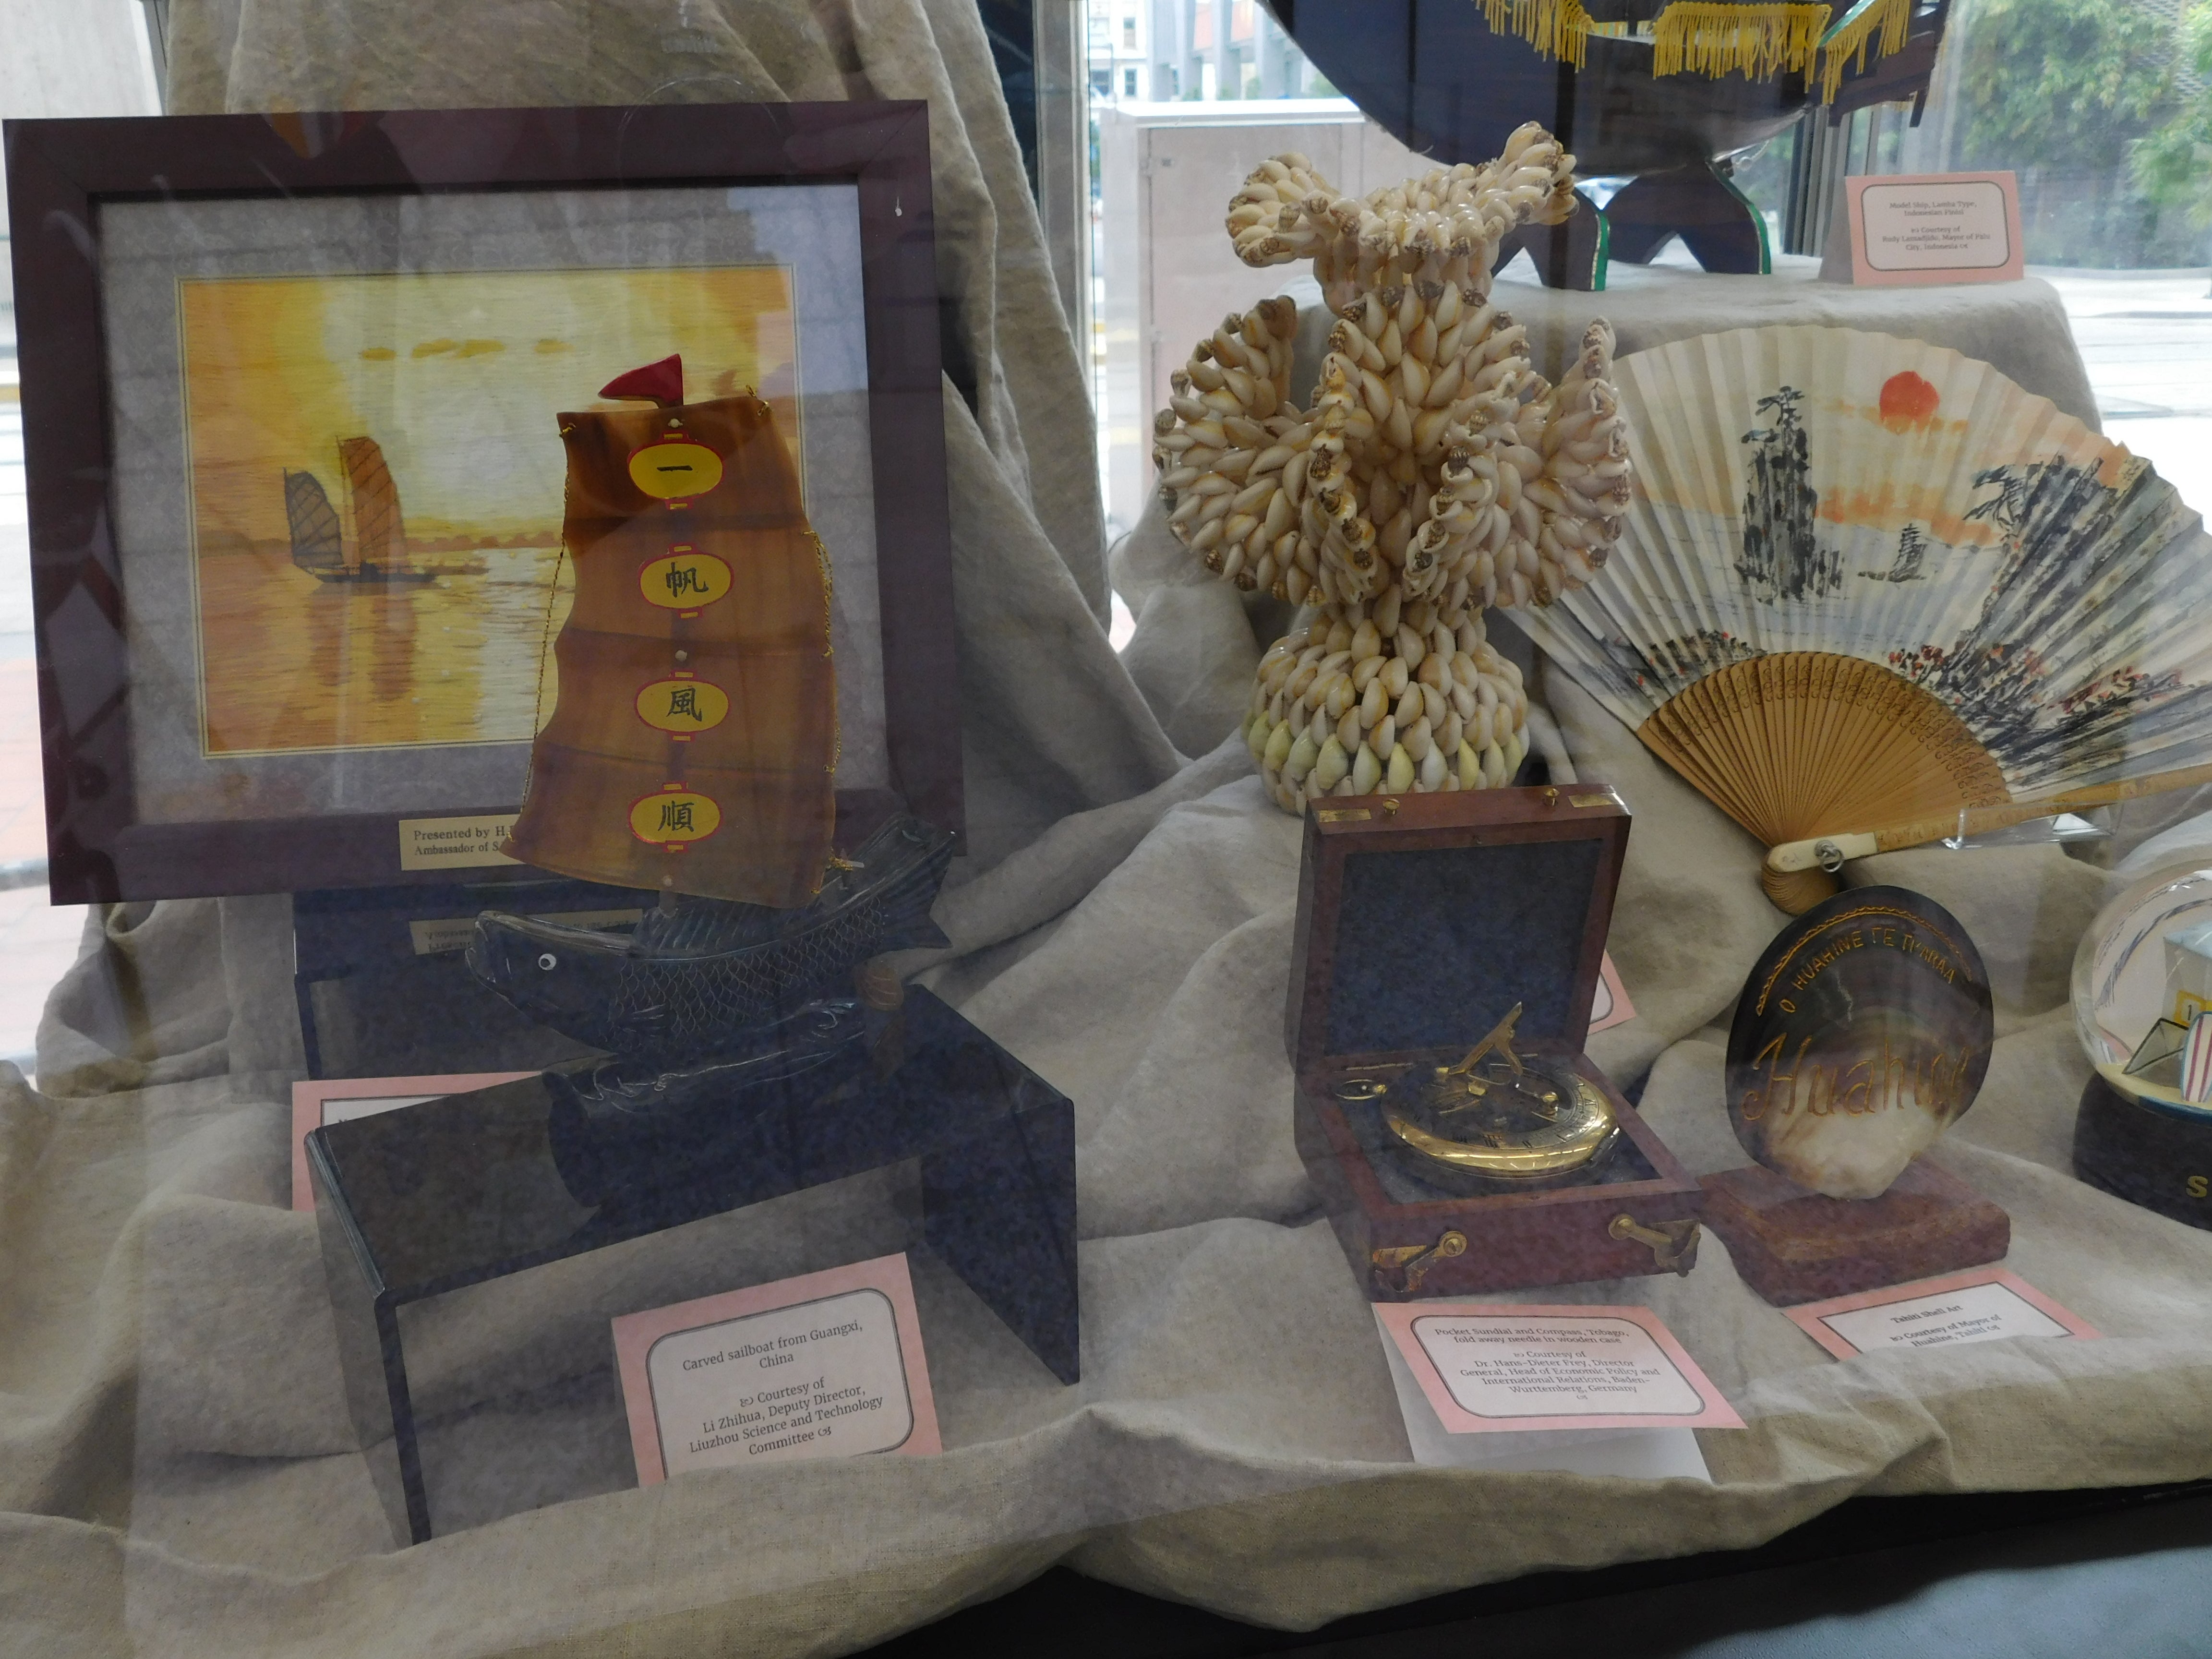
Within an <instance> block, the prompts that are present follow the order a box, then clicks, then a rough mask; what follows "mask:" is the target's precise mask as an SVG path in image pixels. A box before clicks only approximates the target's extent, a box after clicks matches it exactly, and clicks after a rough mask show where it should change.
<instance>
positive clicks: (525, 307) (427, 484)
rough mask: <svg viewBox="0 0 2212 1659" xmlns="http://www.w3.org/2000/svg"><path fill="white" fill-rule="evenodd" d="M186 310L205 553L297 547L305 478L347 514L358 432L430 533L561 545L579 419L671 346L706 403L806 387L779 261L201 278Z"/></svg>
mask: <svg viewBox="0 0 2212 1659" xmlns="http://www.w3.org/2000/svg"><path fill="white" fill-rule="evenodd" d="M178 310H179V327H180V329H181V331H182V334H183V339H184V359H185V394H186V411H187V412H186V422H187V426H188V428H189V432H190V436H191V463H192V493H193V513H194V519H195V528H196V530H197V542H198V546H199V550H200V552H201V555H202V556H209V555H211V554H216V553H221V552H224V551H228V550H237V549H239V547H240V543H241V542H259V543H261V544H264V547H270V546H276V545H283V544H287V543H288V531H287V526H286V522H285V517H284V494H283V471H284V470H285V469H286V468H291V469H293V470H295V471H308V472H312V473H313V474H314V475H315V476H316V477H319V479H321V480H322V483H323V484H324V487H325V489H326V490H327V491H328V492H329V494H330V496H331V501H332V502H333V504H341V503H342V499H343V498H342V496H341V494H340V489H339V477H338V468H337V441H338V440H339V439H341V438H345V437H353V436H356V435H366V436H368V437H372V438H374V439H375V440H376V441H377V442H378V443H379V444H380V445H381V446H382V447H383V450H384V454H385V459H386V463H387V464H388V465H390V467H391V470H392V477H393V479H394V481H395V482H396V483H397V484H398V490H399V497H400V502H401V507H402V510H403V511H404V514H405V517H406V521H407V527H408V531H409V533H410V537H413V536H417V535H422V536H440V535H448V534H454V533H459V534H465V535H472V536H499V537H509V536H513V535H517V534H530V533H533V532H543V534H544V538H545V539H546V540H547V541H548V542H550V540H551V539H552V538H554V537H555V536H556V534H557V532H558V531H559V528H560V523H561V499H562V477H563V474H564V471H565V468H566V463H565V459H564V456H563V453H562V445H561V440H560V434H559V429H558V426H557V423H556V419H555V417H556V415H557V414H558V413H559V412H560V411H562V410H580V409H590V408H593V407H599V406H602V405H599V404H597V403H596V401H595V398H594V394H595V393H596V392H597V391H598V389H599V386H602V385H604V384H605V382H606V381H608V380H611V379H613V378H614V377H615V376H616V375H617V374H621V373H623V371H624V370H627V369H630V368H636V367H638V366H639V365H640V364H641V363H645V362H651V361H653V360H654V359H657V358H661V357H665V356H668V355H669V354H670V353H671V352H677V353H680V354H681V355H682V356H683V358H684V371H685V372H684V393H685V397H686V398H687V399H690V400H697V399H701V398H711V397H716V396H724V395H728V394H729V393H731V392H739V391H742V390H743V389H744V387H745V386H753V387H755V388H756V389H757V390H758V391H759V392H761V393H762V394H763V396H766V397H769V398H771V399H775V400H777V401H779V402H781V400H782V398H787V397H788V396H789V395H790V393H791V392H792V389H793V386H794V384H795V379H796V376H795V370H794V364H793V328H792V320H791V314H792V312H791V292H790V275H789V272H788V271H787V270H784V269H783V268H781V267H779V266H773V265H753V266H740V267H725V268H720V269H713V270H635V271H633V270H606V271H598V270H565V271H516V272H490V273H483V272H462V273H445V274H432V275H416V276H407V275H398V276H335V277H317V276H303V277H246V278H224V279H218V280H210V281H190V282H185V283H180V284H179V295H178ZM779 394H781V396H780V395H779ZM780 412H781V413H783V414H785V415H786V416H788V415H789V412H790V405H789V404H787V403H786V404H783V407H782V409H781V410H780ZM783 426H784V431H785V435H786V436H787V439H788V440H789V441H791V442H792V444H793V448H794V450H796V448H797V447H798V436H799V435H798V433H797V432H796V430H795V429H794V423H793V422H792V421H790V420H789V419H788V418H787V419H786V420H785V421H784V422H783Z"/></svg>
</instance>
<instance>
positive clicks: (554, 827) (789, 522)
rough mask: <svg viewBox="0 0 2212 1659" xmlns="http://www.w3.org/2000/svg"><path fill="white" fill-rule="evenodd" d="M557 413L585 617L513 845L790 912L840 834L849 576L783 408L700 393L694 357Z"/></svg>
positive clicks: (565, 642) (650, 883)
mask: <svg viewBox="0 0 2212 1659" xmlns="http://www.w3.org/2000/svg"><path fill="white" fill-rule="evenodd" d="M599 395H600V396H601V397H603V398H638V399H641V400H645V401H647V402H649V404H650V406H649V407H645V408H639V409H634V410H592V411H588V412H584V413H578V414H568V415H562V416H560V425H561V435H562V440H563V441H564V442H565V444H566V446H567V448H568V505H567V513H566V517H565V520H564V521H563V523H562V532H561V533H562V544H563V546H564V547H565V548H566V550H567V551H568V556H570V557H572V558H574V560H575V563H576V597H575V604H574V608H573V610H572V611H570V613H569V617H568V621H567V623H564V624H563V626H562V629H561V633H560V636H559V637H558V639H557V640H556V641H555V642H554V647H553V650H554V657H555V660H556V663H557V664H558V666H559V678H560V689H559V696H558V699H557V701H556V704H555V707H554V711H553V715H552V718H551V720H549V721H548V722H546V724H545V726H544V729H543V730H542V731H540V732H539V733H538V738H537V740H536V742H535V743H534V744H532V747H531V768H530V781H529V783H528V786H527V787H526V793H525V795H524V799H523V805H522V811H521V813H520V817H518V818H517V819H516V821H515V825H514V829H513V836H512V837H511V838H510V839H509V841H508V842H507V846H506V849H505V850H506V851H507V853H508V854H511V855H513V857H515V858H519V859H521V860H524V861H525V862H526V863H530V864H534V865H537V866H539V867H541V868H543V869H547V870H553V871H557V872H560V873H561V874H562V875H568V876H575V877H580V878H584V879H586V880H591V881H601V882H609V883H612V884H616V885H618V886H625V887H649V888H657V889H659V890H660V891H662V892H663V893H664V894H677V893H689V894H696V895H699V896H704V897H708V898H718V899H730V900H736V901H739V902H745V903H750V904H762V905H768V906H771V907H773V908H779V909H790V908H795V907H797V906H800V905H804V904H805V903H807V902H809V901H810V900H811V899H812V898H813V897H814V896H815V895H816V894H817V892H818V891H819V890H820V889H821V886H822V881H823V872H824V870H825V869H826V867H827V866H828V863H829V856H830V835H831V831H832V830H833V829H834V828H835V826H836V794H835V792H834V787H833V775H834V773H835V771H836V764H837V690H836V678H835V676H834V673H833V671H832V665H831V661H830V654H829V564H828V561H827V558H826V557H825V556H824V555H823V551H822V547H821V544H820V543H819V542H818V541H817V540H816V538H815V536H814V532H813V530H812V528H811V526H809V525H808V523H807V521H806V514H805V507H804V506H803V504H802V502H801V500H800V496H799V479H798V477H797V474H796V473H795V471H793V466H792V463H791V457H790V454H789V453H788V452H787V450H786V448H785V447H784V442H783V438H782V436H781V434H780V433H779V432H778V431H777V429H776V425H775V416H774V415H773V413H772V412H771V411H770V410H769V406H768V405H767V404H765V403H763V402H762V401H761V400H760V399H758V398H754V397H751V396H746V397H741V398H715V399H713V400H711V401H708V402H705V403H698V404H686V403H684V400H683V398H684V368H683V363H682V362H681V360H680V359H678V358H675V357H670V358H668V359H666V360H665V361H664V362H659V363H655V364H653V365H651V366H649V367H647V368H642V369H638V370H636V371H635V372H633V373H631V374H625V375H622V376H620V377H618V378H617V379H616V380H612V381H611V382H609V383H608V385H607V386H605V387H604V388H602V389H601V392H600V394H599Z"/></svg>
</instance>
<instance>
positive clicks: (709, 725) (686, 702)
mask: <svg viewBox="0 0 2212 1659" xmlns="http://www.w3.org/2000/svg"><path fill="white" fill-rule="evenodd" d="M729 712H730V696H729V693H728V692H726V691H725V690H722V688H721V687H720V686H719V685H710V684H708V683H707V682H706V681H705V680H692V679H673V680H655V681H653V684H650V685H648V686H647V687H646V688H645V689H644V690H641V691H640V692H639V693H638V694H637V717H638V719H640V720H643V721H644V722H645V723H646V724H647V726H652V727H653V729H654V730H655V731H659V732H673V733H675V734H676V735H677V736H678V737H679V738H688V737H690V735H691V734H692V733H693V732H708V731H712V730H713V729H714V727H715V726H720V724H721V723H722V721H723V719H724V718H725V717H726V715H727V714H729Z"/></svg>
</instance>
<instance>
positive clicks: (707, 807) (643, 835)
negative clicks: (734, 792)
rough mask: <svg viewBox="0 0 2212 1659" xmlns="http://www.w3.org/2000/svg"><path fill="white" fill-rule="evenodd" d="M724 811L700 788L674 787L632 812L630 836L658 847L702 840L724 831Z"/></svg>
mask: <svg viewBox="0 0 2212 1659" xmlns="http://www.w3.org/2000/svg"><path fill="white" fill-rule="evenodd" d="M721 824H722V809H721V808H720V807H719V806H717V805H714V802H713V801H712V800H711V799H708V797H707V796H705V795H702V794H701V793H699V792H698V791H697V790H696V789H686V788H684V787H682V786H681V785H680V784H673V783H671V784H670V785H669V786H668V787H666V788H665V789H663V790H662V791H661V792H660V793H659V794H657V795H647V796H646V797H645V798H644V799H642V800H640V801H637V802H635V803H634V804H633V805H631V807H630V809H629V829H630V833H631V834H632V835H634V836H636V837H637V838H638V839H639V840H640V841H649V842H653V844H654V845H655V846H657V847H665V846H670V845H676V844H680V843H682V842H690V841H702V840H704V839H705V838H706V837H707V836H711V835H713V834H714V831H715V830H717V829H720V828H721Z"/></svg>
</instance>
